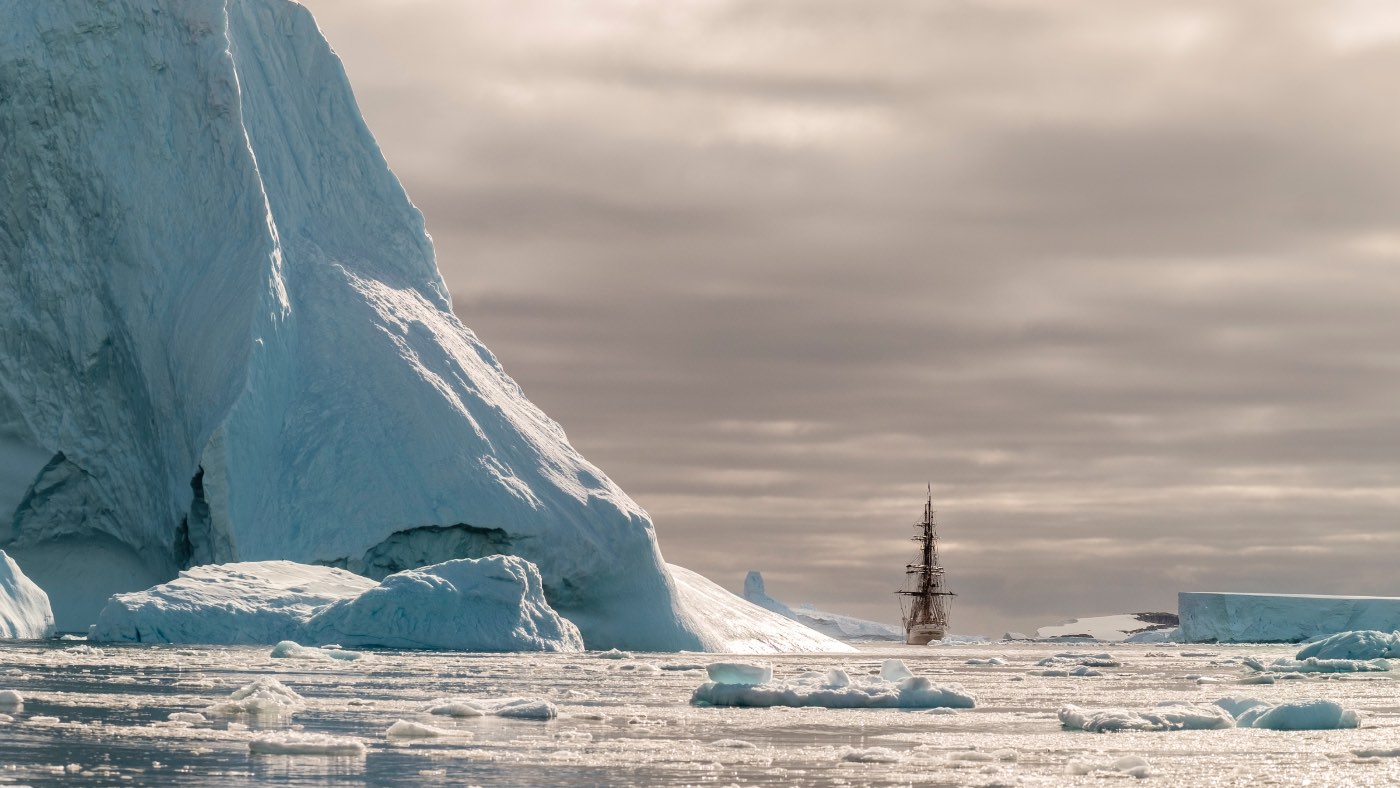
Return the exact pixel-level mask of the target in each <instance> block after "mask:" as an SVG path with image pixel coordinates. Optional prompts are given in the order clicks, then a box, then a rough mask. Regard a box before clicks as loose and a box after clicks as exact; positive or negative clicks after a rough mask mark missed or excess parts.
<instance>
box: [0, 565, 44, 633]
mask: <svg viewBox="0 0 1400 788" xmlns="http://www.w3.org/2000/svg"><path fill="white" fill-rule="evenodd" d="M52 634H53V610H51V609H50V608H49V596H48V594H45V593H44V590H43V589H42V588H40V587H39V586H37V585H35V584H34V581H32V580H30V579H29V578H28V577H25V575H24V572H21V571H20V569H19V564H16V563H15V560H14V559H13V558H11V557H9V556H8V555H6V554H5V551H4V550H0V638H18V639H31V638H46V637H49V636H50V635H52Z"/></svg>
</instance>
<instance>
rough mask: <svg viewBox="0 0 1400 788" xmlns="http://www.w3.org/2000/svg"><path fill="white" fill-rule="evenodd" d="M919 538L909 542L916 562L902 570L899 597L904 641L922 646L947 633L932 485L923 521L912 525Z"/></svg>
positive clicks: (947, 595) (946, 601) (946, 604)
mask: <svg viewBox="0 0 1400 788" xmlns="http://www.w3.org/2000/svg"><path fill="white" fill-rule="evenodd" d="M914 527H915V528H918V529H919V533H918V535H916V536H914V537H912V541H915V542H918V543H919V545H920V548H921V549H920V554H919V563H916V564H906V565H905V567H904V576H905V585H906V587H905V588H904V589H903V590H900V591H896V592H895V593H896V594H898V595H899V608H900V613H901V614H902V615H903V618H904V633H905V639H904V642H905V643H908V644H909V645H911V646H923V645H926V644H928V643H929V642H930V641H933V640H942V639H943V636H944V635H946V634H947V633H948V608H949V603H951V602H952V600H951V599H950V597H953V596H956V594H953V593H951V592H949V591H948V590H947V587H946V586H945V585H944V582H943V567H942V566H940V565H939V563H938V531H937V527H936V524H935V523H934V520H933V486H932V485H930V486H929V491H928V499H927V500H926V501H925V503H924V519H923V522H919V523H915V524H914Z"/></svg>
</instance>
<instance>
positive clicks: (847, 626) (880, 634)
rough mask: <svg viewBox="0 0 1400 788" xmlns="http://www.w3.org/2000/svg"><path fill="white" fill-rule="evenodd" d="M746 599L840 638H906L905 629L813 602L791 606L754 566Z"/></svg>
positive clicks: (750, 574)
mask: <svg viewBox="0 0 1400 788" xmlns="http://www.w3.org/2000/svg"><path fill="white" fill-rule="evenodd" d="M744 599H746V600H747V601H749V602H752V603H754V604H755V605H758V606H759V607H761V608H764V609H765V610H771V611H773V612H774V613H777V614H778V615H780V616H783V617H785V618H790V619H792V620H793V621H796V622H798V623H799V624H803V625H804V626H807V627H810V628H812V629H815V630H816V631H818V632H821V633H822V634H824V635H828V636H830V637H833V638H836V639H837V640H898V641H901V642H903V640H904V631H903V630H901V629H900V628H899V627H896V626H891V625H890V624H882V623H880V622H878V621H867V620H865V619H863V618H855V617H852V616H845V615H842V614H840V613H828V612H826V611H825V610H818V609H816V608H815V607H813V606H812V605H800V606H798V607H797V608H791V607H788V606H787V605H785V604H783V603H782V602H779V601H778V600H776V599H774V598H773V597H771V596H769V595H768V590H767V588H765V586H764V582H763V573H762V572H756V571H752V570H750V571H749V573H748V575H746V576H745V577H744Z"/></svg>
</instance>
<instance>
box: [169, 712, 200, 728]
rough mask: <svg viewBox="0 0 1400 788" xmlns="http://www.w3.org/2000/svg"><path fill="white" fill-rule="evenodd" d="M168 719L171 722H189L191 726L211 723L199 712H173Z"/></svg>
mask: <svg viewBox="0 0 1400 788" xmlns="http://www.w3.org/2000/svg"><path fill="white" fill-rule="evenodd" d="M166 719H168V720H170V721H171V722H188V723H190V724H191V725H198V724H200V723H201V722H208V721H209V720H208V718H206V717H205V716H204V715H203V714H200V713H199V712H197V711H172V712H170V715H169V716H168V717H166Z"/></svg>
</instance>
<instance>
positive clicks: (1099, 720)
mask: <svg viewBox="0 0 1400 788" xmlns="http://www.w3.org/2000/svg"><path fill="white" fill-rule="evenodd" d="M1058 716H1059V718H1060V724H1061V725H1063V726H1064V727H1066V728H1069V729H1071V730H1083V731H1090V732H1094V733H1109V732H1114V731H1178V730H1219V729H1223V728H1236V727H1239V728H1263V729H1268V730H1278V731H1301V730H1334V729H1338V728H1355V727H1358V726H1359V725H1360V724H1361V718H1360V715H1359V714H1358V713H1357V712H1356V711H1354V710H1351V709H1346V708H1343V707H1342V706H1341V705H1340V704H1338V703H1336V702H1335V701H1330V700H1299V701H1290V702H1287V703H1280V704H1277V705H1275V704H1272V703H1269V702H1267V701H1264V700H1260V699H1258V698H1242V697H1225V698H1221V699H1219V700H1217V701H1216V702H1215V703H1214V704H1211V705H1208V706H1207V705H1191V704H1184V703H1170V704H1164V705H1162V706H1158V707H1157V708H1155V709H1148V710H1143V711H1132V710H1127V709H1099V710H1088V709H1082V708H1080V707H1078V706H1075V705H1072V704H1069V705H1065V706H1063V707H1061V708H1060V711H1059V715H1058Z"/></svg>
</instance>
